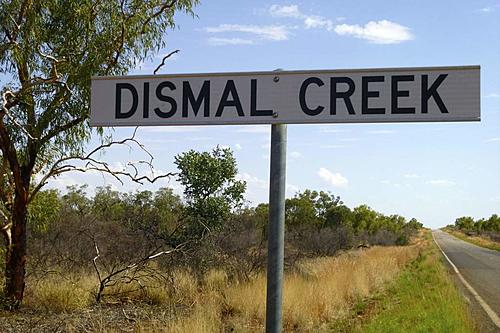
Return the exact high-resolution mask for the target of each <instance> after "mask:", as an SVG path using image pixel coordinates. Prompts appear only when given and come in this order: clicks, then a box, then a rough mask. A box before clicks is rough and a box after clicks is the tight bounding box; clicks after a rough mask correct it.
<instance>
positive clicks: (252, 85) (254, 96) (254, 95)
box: [250, 79, 273, 117]
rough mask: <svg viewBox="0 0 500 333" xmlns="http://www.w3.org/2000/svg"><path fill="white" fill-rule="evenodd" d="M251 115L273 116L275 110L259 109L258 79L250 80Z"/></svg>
mask: <svg viewBox="0 0 500 333" xmlns="http://www.w3.org/2000/svg"><path fill="white" fill-rule="evenodd" d="M250 115H251V116H252V117H253V116H272V115H273V110H258V109H257V80H256V79H252V80H250Z"/></svg>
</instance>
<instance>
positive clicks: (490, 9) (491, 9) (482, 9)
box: [479, 7, 495, 13]
mask: <svg viewBox="0 0 500 333" xmlns="http://www.w3.org/2000/svg"><path fill="white" fill-rule="evenodd" d="M494 10H495V8H493V7H483V8H481V9H479V11H480V12H483V13H489V12H492V11H494Z"/></svg>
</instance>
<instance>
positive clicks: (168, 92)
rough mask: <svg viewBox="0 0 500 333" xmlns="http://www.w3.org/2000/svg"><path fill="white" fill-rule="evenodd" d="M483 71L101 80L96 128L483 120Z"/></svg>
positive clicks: (95, 99)
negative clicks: (481, 97) (480, 84)
mask: <svg viewBox="0 0 500 333" xmlns="http://www.w3.org/2000/svg"><path fill="white" fill-rule="evenodd" d="M479 76H480V67H479V66H460V67H428V68H386V69H356V70H319V71H282V72H243V73H213V74H176V75H150V76H122V77H93V78H92V97H91V99H92V101H91V114H90V122H91V125H93V126H148V125H150V126H165V125H218V124H277V123H281V124H302V123H375V122H422V121H474V120H476V121H478V120H480V98H479V96H480V89H479V83H480V77H479Z"/></svg>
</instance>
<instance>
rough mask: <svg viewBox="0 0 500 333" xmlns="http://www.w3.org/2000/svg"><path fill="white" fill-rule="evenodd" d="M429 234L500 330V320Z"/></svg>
mask: <svg viewBox="0 0 500 333" xmlns="http://www.w3.org/2000/svg"><path fill="white" fill-rule="evenodd" d="M442 232H444V231H442ZM431 233H432V239H434V243H436V245H437V247H438V248H439V250H440V251H441V253H442V254H443V256H444V257H445V258H446V260H448V262H449V263H450V265H451V267H453V269H454V270H455V273H457V275H458V277H459V278H460V281H462V283H463V284H464V285H465V287H466V288H467V289H468V290H469V291H470V293H471V294H472V295H473V296H474V298H475V299H476V300H477V301H478V302H479V305H481V307H482V308H483V310H484V311H486V314H487V315H488V316H489V317H490V319H491V320H492V321H493V323H494V324H495V325H497V327H499V328H500V318H498V316H497V314H496V313H495V311H493V309H491V308H490V306H489V305H488V304H487V303H486V302H485V301H484V299H483V298H482V297H481V296H479V294H478V293H477V291H476V290H474V288H472V286H471V285H470V284H469V283H468V282H467V281H466V280H465V278H464V277H463V276H462V274H460V272H459V271H458V268H457V266H455V264H454V263H453V262H452V261H451V260H450V258H448V256H447V255H446V253H444V251H443V249H442V248H441V246H439V244H438V242H437V241H436V238H435V237H434V233H433V232H432V231H431Z"/></svg>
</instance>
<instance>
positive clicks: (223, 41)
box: [207, 37, 255, 46]
mask: <svg viewBox="0 0 500 333" xmlns="http://www.w3.org/2000/svg"><path fill="white" fill-rule="evenodd" d="M207 42H208V44H210V45H212V46H222V45H253V44H255V41H253V40H251V39H243V38H218V37H210V38H208V39H207Z"/></svg>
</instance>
